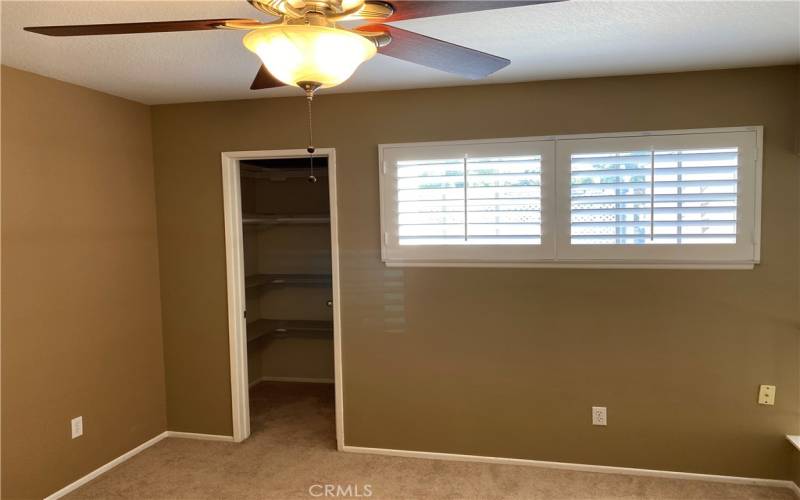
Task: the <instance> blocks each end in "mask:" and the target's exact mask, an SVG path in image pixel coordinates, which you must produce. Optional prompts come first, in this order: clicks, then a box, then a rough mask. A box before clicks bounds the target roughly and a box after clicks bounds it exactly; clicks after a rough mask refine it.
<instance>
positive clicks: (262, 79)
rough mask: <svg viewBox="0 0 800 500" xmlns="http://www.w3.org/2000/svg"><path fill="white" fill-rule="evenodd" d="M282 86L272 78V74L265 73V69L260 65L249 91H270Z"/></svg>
mask: <svg viewBox="0 0 800 500" xmlns="http://www.w3.org/2000/svg"><path fill="white" fill-rule="evenodd" d="M284 85H286V84H285V83H283V82H282V81H280V80H278V79H277V78H275V77H274V76H272V73H270V72H269V71H267V68H265V67H264V65H263V64H262V65H261V67H260V68H258V73H257V74H256V78H255V80H253V83H252V84H251V85H250V90H259V89H272V88H275V87H283V86H284Z"/></svg>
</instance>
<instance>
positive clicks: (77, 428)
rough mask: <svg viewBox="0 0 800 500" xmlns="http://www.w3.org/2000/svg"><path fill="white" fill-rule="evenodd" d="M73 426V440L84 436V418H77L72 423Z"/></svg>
mask: <svg viewBox="0 0 800 500" xmlns="http://www.w3.org/2000/svg"><path fill="white" fill-rule="evenodd" d="M70 424H71V426H72V439H75V438H76V437H80V436H82V435H83V417H75V418H73V419H72V420H71V421H70Z"/></svg>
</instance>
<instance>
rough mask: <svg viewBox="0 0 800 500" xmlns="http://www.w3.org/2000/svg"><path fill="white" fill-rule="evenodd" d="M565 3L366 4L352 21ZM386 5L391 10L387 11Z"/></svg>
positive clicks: (416, 0) (404, 0) (459, 0)
mask: <svg viewBox="0 0 800 500" xmlns="http://www.w3.org/2000/svg"><path fill="white" fill-rule="evenodd" d="M562 1H564V0H391V1H386V2H384V1H380V0H367V1H366V2H365V5H364V9H363V10H362V12H359V13H357V14H354V15H352V16H350V17H351V18H361V19H364V20H374V21H381V22H389V21H402V20H404V19H417V18H420V17H434V16H445V15H447V14H461V13H464V12H478V11H482V10H495V9H506V8H509V7H522V6H525V5H538V4H543V3H554V2H562ZM387 5H388V6H389V7H390V9H386V6H387ZM390 10H393V11H394V12H393V13H391V14H389V15H388V17H387V16H386V15H383V13H384V12H386V13H388V12H389V11H390Z"/></svg>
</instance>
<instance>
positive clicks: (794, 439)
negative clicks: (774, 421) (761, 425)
mask: <svg viewBox="0 0 800 500" xmlns="http://www.w3.org/2000/svg"><path fill="white" fill-rule="evenodd" d="M786 439H787V440H788V441H789V442H790V443H792V445H794V447H795V448H797V449H798V450H800V436H792V435H791V434H787V435H786Z"/></svg>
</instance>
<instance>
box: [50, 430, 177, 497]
mask: <svg viewBox="0 0 800 500" xmlns="http://www.w3.org/2000/svg"><path fill="white" fill-rule="evenodd" d="M165 437H167V433H166V432H162V433H161V434H159V435H157V436H156V437H154V438H152V439H149V440H147V441H145V442H144V443H142V444H140V445H139V446H137V447H136V448H134V449H132V450H130V451H127V452H125V453H123V454H122V455H120V456H118V457H117V458H115V459H114V460H112V461H110V462H108V463H107V464H105V465H101V466H100V467H98V468H96V469H95V470H93V471H92V472H90V473H88V474H86V475H85V476H83V477H82V478H80V479H78V480H77V481H75V482H72V483H70V484H68V485H66V486H64V487H63V488H61V489H60V490H58V491H56V492H55V493H53V494H52V495H50V496H47V497H45V499H44V500H56V499H57V498H61V497H63V496H64V495H66V494H67V493H71V492H73V491H75V490H77V489H78V488H80V487H81V486H83V485H84V484H86V483H88V482H89V481H91V480H92V479H95V478H96V477H98V476H99V475H101V474H103V473H104V472H107V471H109V470H111V469H113V468H114V467H116V466H117V465H119V464H121V463H122V462H124V461H126V460H128V459H129V458H131V457H133V456H134V455H138V454H139V453H141V452H143V451H144V450H146V449H147V448H150V447H151V446H153V445H154V444H156V443H158V442H159V441H161V440H162V439H164V438H165Z"/></svg>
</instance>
